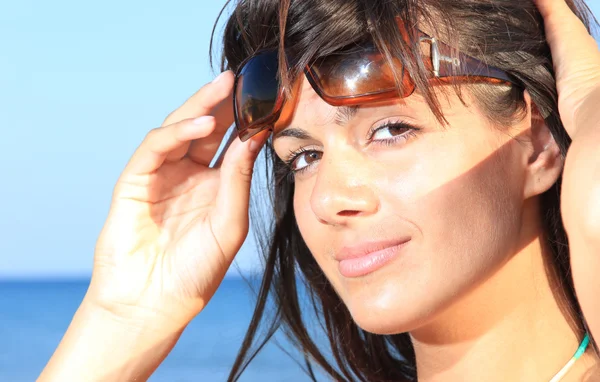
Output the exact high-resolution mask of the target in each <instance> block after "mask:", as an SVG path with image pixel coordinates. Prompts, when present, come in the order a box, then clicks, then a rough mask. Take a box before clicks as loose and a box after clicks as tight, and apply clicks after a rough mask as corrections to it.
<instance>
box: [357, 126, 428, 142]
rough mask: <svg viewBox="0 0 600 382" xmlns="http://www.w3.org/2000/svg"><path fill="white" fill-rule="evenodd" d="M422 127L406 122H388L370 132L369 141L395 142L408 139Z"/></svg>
mask: <svg viewBox="0 0 600 382" xmlns="http://www.w3.org/2000/svg"><path fill="white" fill-rule="evenodd" d="M419 130H420V129H419V128H417V127H414V126H412V125H410V124H408V123H406V122H386V123H385V124H384V125H382V126H379V127H376V128H374V129H372V130H371V132H370V133H369V138H368V139H369V141H372V142H388V143H393V142H396V141H398V140H408V139H409V138H410V137H413V136H415V135H416V132H417V131H419Z"/></svg>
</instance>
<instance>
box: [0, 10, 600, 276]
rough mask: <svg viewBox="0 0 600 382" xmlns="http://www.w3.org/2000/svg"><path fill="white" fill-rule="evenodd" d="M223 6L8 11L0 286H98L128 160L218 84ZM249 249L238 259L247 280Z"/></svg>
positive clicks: (1, 98) (3, 31) (4, 17)
mask: <svg viewBox="0 0 600 382" xmlns="http://www.w3.org/2000/svg"><path fill="white" fill-rule="evenodd" d="M223 3H224V2H223V1H206V0H202V1H189V0H173V1H169V2H166V1H156V0H155V1H151V0H150V1H148V0H146V1H143V2H142V1H133V0H132V1H125V2H123V1H116V0H105V1H102V2H82V1H73V0H62V1H61V0H59V1H50V2H43V1H41V0H38V1H35V2H34V1H32V0H25V1H3V2H0V36H2V49H1V50H0V117H1V122H2V123H3V126H2V128H1V129H2V138H1V139H0V160H1V163H2V164H3V165H4V170H3V171H2V175H1V182H0V185H1V186H0V200H1V201H2V207H1V208H0V233H1V235H0V277H78V276H88V275H89V274H90V272H91V265H92V258H93V250H94V244H95V242H96V239H97V236H98V234H99V232H100V229H101V228H102V225H103V223H104V220H105V218H106V214H107V212H108V207H109V204H110V197H111V193H112V189H113V186H114V183H115V181H116V179H117V177H118V176H119V174H120V172H121V170H122V168H123V167H124V166H125V164H126V163H127V161H128V159H129V156H130V155H131V153H132V152H133V151H134V149H135V148H136V147H137V146H138V144H139V143H140V141H141V139H142V138H143V137H144V136H145V134H146V132H147V131H148V130H149V129H151V128H153V127H156V126H158V125H160V123H162V121H163V119H164V118H165V117H166V116H167V115H168V114H169V113H170V112H171V111H172V110H174V109H176V108H177V107H178V106H179V105H180V104H181V103H182V102H183V101H185V100H186V99H187V98H188V97H189V96H190V95H191V94H193V93H194V92H195V91H196V90H197V89H198V88H199V87H201V86H202V85H203V84H204V83H206V82H208V81H210V80H211V79H212V78H213V77H214V73H213V72H212V71H211V70H210V67H209V57H208V44H209V39H210V33H211V29H212V26H213V23H214V21H215V20H216V17H217V14H218V12H219V10H220V8H221V6H222V4H223ZM590 6H591V7H592V9H593V10H594V12H595V14H597V15H600V2H599V1H598V0H592V1H590ZM252 249H253V244H252V242H248V243H246V244H245V246H244V247H243V249H242V252H241V253H240V255H239V256H238V260H237V261H238V265H239V267H240V269H241V270H242V271H244V272H248V271H251V270H252V269H255V268H256V265H257V260H256V258H255V255H254V252H255V251H253V250H252Z"/></svg>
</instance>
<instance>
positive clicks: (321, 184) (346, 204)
mask: <svg viewBox="0 0 600 382" xmlns="http://www.w3.org/2000/svg"><path fill="white" fill-rule="evenodd" d="M343 157H344V158H343V160H341V158H340V159H338V160H336V159H334V158H332V157H330V158H327V154H324V155H323V157H322V158H321V161H320V163H319V168H318V170H317V171H318V173H317V178H316V181H315V185H314V187H313V190H312V194H311V198H310V203H311V208H312V210H313V212H314V214H315V216H316V217H317V219H318V220H319V221H320V222H321V223H323V224H327V225H332V226H341V225H346V224H350V222H352V221H355V220H356V219H357V218H360V217H366V216H370V215H372V214H374V213H376V212H377V211H378V210H379V205H380V203H379V199H378V196H377V194H376V192H375V189H374V187H373V185H372V184H370V179H371V178H372V177H373V174H372V173H371V172H370V170H369V169H368V168H367V167H368V166H367V162H368V161H366V160H365V158H362V156H360V155H359V154H357V153H355V154H348V153H346V154H345V155H344V156H343Z"/></svg>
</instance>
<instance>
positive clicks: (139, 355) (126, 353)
mask: <svg viewBox="0 0 600 382" xmlns="http://www.w3.org/2000/svg"><path fill="white" fill-rule="evenodd" d="M184 328H185V324H177V323H174V322H170V321H169V320H166V319H165V318H162V317H152V316H150V315H148V316H146V315H139V316H137V317H131V318H127V319H123V318H120V317H117V316H116V315H114V314H113V313H111V312H109V311H108V310H105V309H101V308H98V307H96V306H94V305H93V304H89V303H87V302H85V301H84V303H82V305H81V306H80V308H79V309H78V310H77V312H76V314H75V316H74V317H73V320H72V322H71V324H70V326H69V328H68V330H67V332H66V333H65V335H64V337H63V339H62V341H61V343H60V345H59V347H58V348H57V349H56V351H55V353H54V355H53V356H52V358H51V359H50V361H49V362H48V364H47V365H46V368H45V369H44V371H43V372H42V374H41V375H40V377H39V379H38V381H144V380H146V379H148V377H149V376H150V375H151V374H152V373H153V372H154V370H156V368H157V367H158V365H159V364H160V363H161V362H162V361H163V360H164V358H165V357H166V356H167V355H168V354H169V352H170V351H171V349H172V348H173V346H175V343H176V342H177V340H178V339H179V337H180V335H181V333H182V332H183V329H184Z"/></svg>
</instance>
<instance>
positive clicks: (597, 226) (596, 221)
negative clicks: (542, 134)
mask: <svg viewBox="0 0 600 382" xmlns="http://www.w3.org/2000/svg"><path fill="white" fill-rule="evenodd" d="M586 105H587V106H584V107H583V108H581V109H580V112H579V115H578V116H577V117H576V119H575V121H576V122H575V123H576V131H577V133H576V134H575V136H574V138H573V143H572V145H571V148H570V149H569V153H568V155H567V158H566V162H565V171H564V180H563V191H562V206H561V210H562V216H563V222H564V225H565V229H566V231H567V235H568V237H569V246H570V249H571V265H572V271H573V276H574V282H575V289H576V291H577V297H578V299H579V302H580V304H581V308H582V310H583V313H584V316H585V318H586V320H587V322H588V325H589V329H590V331H591V334H592V335H593V336H594V337H595V338H600V88H598V90H596V91H595V92H594V93H593V94H592V95H590V98H588V100H587V102H586Z"/></svg>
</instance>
